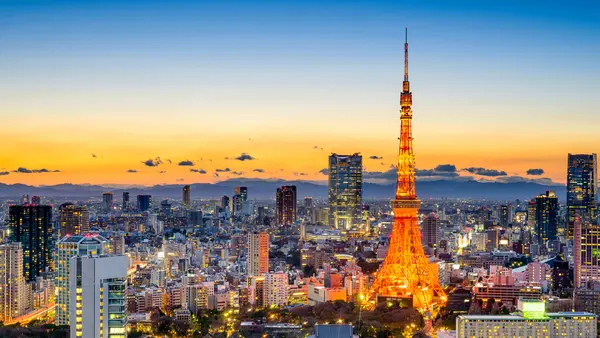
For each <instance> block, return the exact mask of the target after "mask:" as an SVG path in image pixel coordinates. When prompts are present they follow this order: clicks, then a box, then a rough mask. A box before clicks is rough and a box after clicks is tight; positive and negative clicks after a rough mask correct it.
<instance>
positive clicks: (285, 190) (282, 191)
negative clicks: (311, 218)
mask: <svg viewBox="0 0 600 338" xmlns="http://www.w3.org/2000/svg"><path fill="white" fill-rule="evenodd" d="M275 205H276V209H275V213H276V218H277V224H278V225H290V224H292V223H294V222H296V186H295V185H284V186H282V187H281V188H277V193H276V194H275Z"/></svg>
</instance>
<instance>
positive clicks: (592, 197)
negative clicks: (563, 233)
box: [567, 154, 598, 239]
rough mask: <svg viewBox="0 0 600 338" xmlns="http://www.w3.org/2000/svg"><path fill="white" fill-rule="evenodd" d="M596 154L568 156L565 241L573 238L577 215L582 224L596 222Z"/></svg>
mask: <svg viewBox="0 0 600 338" xmlns="http://www.w3.org/2000/svg"><path fill="white" fill-rule="evenodd" d="M597 184H598V169H597V162H596V154H569V157H568V168H567V239H571V238H573V228H574V224H575V219H576V217H577V215H579V217H580V218H581V221H582V222H583V223H586V222H587V221H591V222H592V223H594V222H595V220H596V202H597V195H598V186H597Z"/></svg>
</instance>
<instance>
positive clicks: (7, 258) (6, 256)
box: [0, 243, 29, 322]
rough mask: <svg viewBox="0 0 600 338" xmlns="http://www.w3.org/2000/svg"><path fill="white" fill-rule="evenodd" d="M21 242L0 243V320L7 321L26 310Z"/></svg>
mask: <svg viewBox="0 0 600 338" xmlns="http://www.w3.org/2000/svg"><path fill="white" fill-rule="evenodd" d="M26 298H27V296H26V290H25V277H23V248H22V247H21V243H8V244H3V245H0V321H3V322H8V321H11V320H13V319H14V318H16V317H19V316H20V315H22V314H24V313H25V312H27V310H28V307H29V306H28V304H29V302H28V301H27V299H26Z"/></svg>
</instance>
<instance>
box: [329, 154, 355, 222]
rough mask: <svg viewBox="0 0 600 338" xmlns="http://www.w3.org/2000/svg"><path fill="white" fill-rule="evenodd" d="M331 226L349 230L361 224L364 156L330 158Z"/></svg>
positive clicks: (333, 156) (335, 155)
mask: <svg viewBox="0 0 600 338" xmlns="http://www.w3.org/2000/svg"><path fill="white" fill-rule="evenodd" d="M328 195H329V225H330V226H331V227H334V228H337V229H342V230H349V229H351V228H352V227H353V226H356V225H359V224H361V221H362V217H361V216H362V215H361V206H362V205H361V204H362V156H361V155H359V154H354V155H338V154H331V156H329V191H328Z"/></svg>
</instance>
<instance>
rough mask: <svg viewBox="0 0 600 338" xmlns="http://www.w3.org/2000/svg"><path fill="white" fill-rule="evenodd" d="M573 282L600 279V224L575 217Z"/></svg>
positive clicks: (580, 283)
mask: <svg viewBox="0 0 600 338" xmlns="http://www.w3.org/2000/svg"><path fill="white" fill-rule="evenodd" d="M573 234H574V237H573V244H574V245H573V260H574V266H573V270H574V276H573V284H574V286H575V287H576V288H578V287H580V286H582V285H583V284H585V283H587V282H589V281H600V225H596V224H592V223H591V222H590V221H589V220H586V221H584V220H582V219H580V218H579V217H576V218H575V224H574V227H573Z"/></svg>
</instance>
